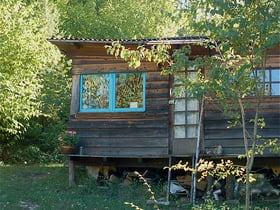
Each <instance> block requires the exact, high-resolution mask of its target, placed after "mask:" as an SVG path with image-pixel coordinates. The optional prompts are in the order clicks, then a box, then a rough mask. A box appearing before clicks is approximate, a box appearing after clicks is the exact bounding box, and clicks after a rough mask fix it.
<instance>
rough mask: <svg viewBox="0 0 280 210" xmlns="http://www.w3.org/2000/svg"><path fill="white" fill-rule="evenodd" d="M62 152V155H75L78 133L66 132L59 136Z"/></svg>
mask: <svg viewBox="0 0 280 210" xmlns="http://www.w3.org/2000/svg"><path fill="white" fill-rule="evenodd" d="M57 140H58V142H59V146H60V151H61V153H62V154H75V153H76V145H77V143H78V137H77V133H76V131H72V130H66V131H65V132H63V133H61V134H60V135H59V136H58V139H57Z"/></svg>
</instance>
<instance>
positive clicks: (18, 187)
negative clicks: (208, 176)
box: [0, 164, 280, 210]
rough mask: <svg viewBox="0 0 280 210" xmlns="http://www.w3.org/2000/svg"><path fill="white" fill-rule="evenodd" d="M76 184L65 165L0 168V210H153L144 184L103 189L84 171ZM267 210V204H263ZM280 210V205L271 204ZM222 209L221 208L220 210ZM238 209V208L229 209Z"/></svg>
mask: <svg viewBox="0 0 280 210" xmlns="http://www.w3.org/2000/svg"><path fill="white" fill-rule="evenodd" d="M76 176H77V177H78V180H77V184H76V185H75V186H73V187H69V186H68V168H67V167H66V166H64V165H59V164H57V165H32V166H30V165H29V166H26V165H0V209H1V210H2V209H3V210H21V209H22V210H25V209H29V210H31V209H35V210H37V209H38V210H39V209H46V210H60V209H61V210H68V209H77V210H78V209H79V210H83V209H90V210H103V209H109V210H118V209H120V210H126V209H128V210H129V209H133V208H131V207H130V206H128V205H125V204H124V202H132V203H134V204H135V205H138V206H139V207H141V208H143V209H145V210H146V209H147V210H149V209H154V208H153V206H152V205H151V204H146V201H147V199H148V198H149V194H148V192H147V189H146V188H145V187H144V186H143V185H142V184H141V183H135V184H133V185H130V186H120V185H116V184H109V185H106V186H107V187H100V185H98V184H97V183H96V181H94V180H91V179H89V178H87V176H86V173H85V169H84V167H81V168H76ZM153 189H155V191H156V197H157V198H158V197H164V196H165V192H164V190H165V189H164V187H162V186H161V185H159V184H156V185H155V186H154V188H153ZM171 201H172V202H171V205H170V206H161V207H160V209H162V210H164V209H172V210H181V209H191V207H190V206H191V205H190V204H189V203H188V202H186V201H185V202H181V201H180V199H176V198H174V197H172V199H171ZM260 205H263V207H262V208H255V209H257V210H261V209H264V208H265V207H266V206H267V205H268V204H267V203H266V204H263V203H261V204H260ZM269 205H270V206H269V209H270V210H273V209H277V210H278V209H279V207H280V203H279V202H275V201H274V202H273V203H272V204H269ZM218 209H221V208H218ZM230 209H238V207H235V208H230Z"/></svg>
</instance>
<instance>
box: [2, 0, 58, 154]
mask: <svg viewBox="0 0 280 210" xmlns="http://www.w3.org/2000/svg"><path fill="white" fill-rule="evenodd" d="M0 10H1V14H0V66H1V67H0V84H1V85H0V89H1V91H0V101H1V102H0V103H1V108H0V116H1V118H0V139H1V140H0V144H1V150H2V156H3V158H6V155H7V153H8V149H9V148H10V147H13V146H15V145H16V144H17V141H18V140H19V139H20V138H21V136H22V134H23V133H24V132H25V131H26V130H27V128H28V125H29V123H30V119H32V118H34V117H38V116H40V115H42V112H41V111H42V109H41V108H42V106H43V103H42V101H41V97H42V94H43V91H42V90H43V88H44V86H43V85H44V84H43V83H42V76H43V75H46V74H45V69H51V68H52V67H53V66H54V65H56V64H57V63H58V61H59V58H60V54H59V51H58V50H57V49H56V48H55V47H54V46H53V45H51V44H50V43H49V42H48V41H47V38H50V37H51V36H53V35H54V34H57V28H56V25H57V14H56V11H55V9H54V7H53V5H52V4H49V3H48V2H47V1H45V2H44V3H42V2H34V3H30V4H26V3H24V1H16V0H12V1H1V2H0ZM34 11H36V13H34Z"/></svg>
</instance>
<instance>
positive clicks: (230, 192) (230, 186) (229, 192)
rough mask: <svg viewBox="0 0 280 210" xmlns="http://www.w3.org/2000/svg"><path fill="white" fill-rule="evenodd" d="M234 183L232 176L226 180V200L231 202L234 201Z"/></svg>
mask: <svg viewBox="0 0 280 210" xmlns="http://www.w3.org/2000/svg"><path fill="white" fill-rule="evenodd" d="M234 182H235V178H234V176H232V175H230V176H228V177H227V178H226V186H225V190H226V199H227V200H233V199H234Z"/></svg>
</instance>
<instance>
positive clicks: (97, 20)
mask: <svg viewBox="0 0 280 210" xmlns="http://www.w3.org/2000/svg"><path fill="white" fill-rule="evenodd" d="M179 4H180V3H179V1H175V0H168V1H166V0H157V1H154V0H153V1H150V0H139V1H134V0H123V1H120V0H109V1H105V0H95V1H92V0H84V1H79V0H61V1H59V8H60V13H61V22H60V29H61V31H64V33H65V36H66V37H74V38H99V39H100V38H101V39H103V38H110V39H131V38H143V37H166V36H175V35H176V34H177V32H178V31H179V29H180V28H182V24H183V23H184V20H185V19H184V14H182V13H180V11H179V10H178V7H179Z"/></svg>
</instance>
